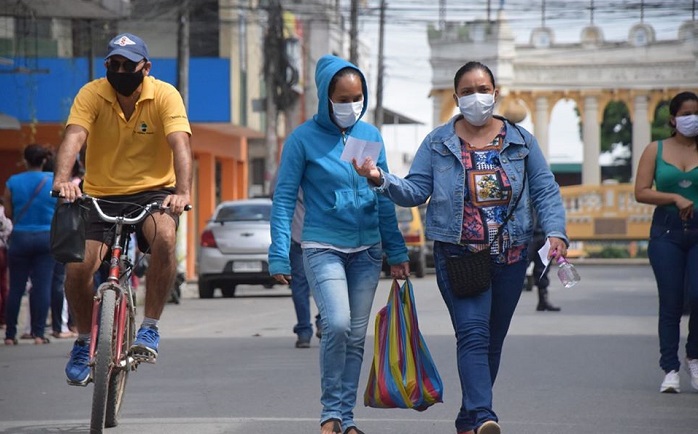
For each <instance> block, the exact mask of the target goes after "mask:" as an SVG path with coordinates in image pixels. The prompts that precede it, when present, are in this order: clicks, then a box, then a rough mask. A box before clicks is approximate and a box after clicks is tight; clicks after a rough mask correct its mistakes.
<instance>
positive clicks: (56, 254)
mask: <svg viewBox="0 0 698 434" xmlns="http://www.w3.org/2000/svg"><path fill="white" fill-rule="evenodd" d="M87 211H88V208H87V207H85V206H83V205H82V204H81V203H80V202H79V201H76V202H63V203H59V204H58V205H57V206H56V211H55V212H54V214H53V219H52V220H51V255H52V256H53V258H54V259H55V260H56V261H58V262H61V263H64V264H65V263H68V262H82V261H83V260H84V259H85V222H86V220H87Z"/></svg>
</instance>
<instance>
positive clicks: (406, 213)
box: [395, 206, 412, 223]
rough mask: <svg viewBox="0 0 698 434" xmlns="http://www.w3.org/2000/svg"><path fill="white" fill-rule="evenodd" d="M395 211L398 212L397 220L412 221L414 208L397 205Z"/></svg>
mask: <svg viewBox="0 0 698 434" xmlns="http://www.w3.org/2000/svg"><path fill="white" fill-rule="evenodd" d="M395 212H396V213H397V221H398V222H400V223H407V222H411V221H412V210H411V209H409V208H403V207H401V206H396V207H395Z"/></svg>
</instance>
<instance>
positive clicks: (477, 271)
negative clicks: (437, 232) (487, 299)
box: [446, 244, 492, 298]
mask: <svg viewBox="0 0 698 434" xmlns="http://www.w3.org/2000/svg"><path fill="white" fill-rule="evenodd" d="M491 251H492V248H491V244H490V245H488V246H487V248H485V249H482V250H480V251H477V252H470V251H467V252H465V254H464V255H462V256H451V257H447V258H446V274H447V275H448V282H449V285H450V286H451V292H452V293H453V295H455V296H456V297H458V298H466V297H474V296H476V295H479V294H482V293H483V292H486V291H487V290H488V289H489V288H490V282H491V275H490V263H491V261H492V260H491V258H490V252H491Z"/></svg>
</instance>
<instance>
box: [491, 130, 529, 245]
mask: <svg viewBox="0 0 698 434" xmlns="http://www.w3.org/2000/svg"><path fill="white" fill-rule="evenodd" d="M505 122H508V123H509V124H511V125H513V126H514V128H516V129H517V130H518V132H519V134H521V137H524V135H523V132H521V128H519V126H518V125H516V124H515V123H513V122H510V121H509V120H508V119H505ZM524 146H526V147H527V148H528V143H526V140H525V139H524ZM527 168H528V155H526V157H525V158H524V179H523V185H522V186H521V193H520V194H519V195H518V196H517V197H516V201H515V202H514V206H513V207H512V208H511V211H509V213H508V214H507V216H506V217H504V221H503V222H502V224H501V225H499V228H498V229H497V233H496V234H495V235H494V237H493V238H492V241H490V248H491V247H492V245H493V244H494V241H495V240H496V239H497V238H499V236H500V235H502V231H503V230H504V226H506V224H507V222H508V221H509V220H510V219H511V216H513V215H514V211H515V210H516V207H517V206H519V202H520V201H521V196H523V192H524V189H525V188H526V179H527V178H528V176H527V174H526V169H527Z"/></svg>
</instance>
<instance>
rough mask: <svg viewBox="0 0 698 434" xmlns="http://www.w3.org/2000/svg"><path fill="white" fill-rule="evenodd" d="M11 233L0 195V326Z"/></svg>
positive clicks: (7, 280)
mask: <svg viewBox="0 0 698 434" xmlns="http://www.w3.org/2000/svg"><path fill="white" fill-rule="evenodd" d="M11 233H12V220H10V219H9V218H7V216H6V215H5V201H4V199H3V198H2V197H0V328H2V327H5V306H6V304H7V296H8V294H9V291H10V281H9V275H8V272H7V241H8V239H9V238H10V234H11Z"/></svg>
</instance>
